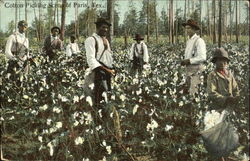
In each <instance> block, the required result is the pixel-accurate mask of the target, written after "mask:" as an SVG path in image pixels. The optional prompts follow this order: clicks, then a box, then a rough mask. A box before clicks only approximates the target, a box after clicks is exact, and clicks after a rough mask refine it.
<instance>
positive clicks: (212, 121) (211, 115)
mask: <svg viewBox="0 0 250 161" xmlns="http://www.w3.org/2000/svg"><path fill="white" fill-rule="evenodd" d="M221 121H222V114H220V113H219V112H217V111H215V110H212V111H211V112H210V111H208V112H207V113H206V114H205V117H204V124H205V130H207V129H210V128H211V127H213V126H215V125H216V124H218V123H220V122H221Z"/></svg>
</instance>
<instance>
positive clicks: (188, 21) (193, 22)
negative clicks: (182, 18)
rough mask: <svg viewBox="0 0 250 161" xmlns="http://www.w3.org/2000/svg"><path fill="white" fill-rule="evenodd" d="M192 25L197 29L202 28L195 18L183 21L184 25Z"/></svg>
mask: <svg viewBox="0 0 250 161" xmlns="http://www.w3.org/2000/svg"><path fill="white" fill-rule="evenodd" d="M187 25H188V26H191V27H192V28H194V29H195V30H200V27H199V26H198V24H197V22H196V21H195V20H192V19H189V20H187V22H185V23H183V24H182V26H184V27H185V26H187Z"/></svg>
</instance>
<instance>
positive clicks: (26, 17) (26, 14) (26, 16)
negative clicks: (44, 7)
mask: <svg viewBox="0 0 250 161" xmlns="http://www.w3.org/2000/svg"><path fill="white" fill-rule="evenodd" d="M24 14H25V21H26V22H27V21H28V11H27V0H25V9H24Z"/></svg>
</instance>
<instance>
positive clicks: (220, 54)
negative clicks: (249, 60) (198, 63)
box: [211, 48, 230, 63]
mask: <svg viewBox="0 0 250 161" xmlns="http://www.w3.org/2000/svg"><path fill="white" fill-rule="evenodd" d="M217 58H223V59H226V60H227V61H230V59H229V56H228V52H227V51H226V50H225V49H224V48H217V49H215V50H214V55H213V58H212V60H211V62H213V63H215V62H216V59H217Z"/></svg>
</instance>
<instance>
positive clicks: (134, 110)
mask: <svg viewBox="0 0 250 161" xmlns="http://www.w3.org/2000/svg"><path fill="white" fill-rule="evenodd" d="M138 108H139V106H138V105H135V106H134V108H133V115H135V113H136V112H137V109H138Z"/></svg>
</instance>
